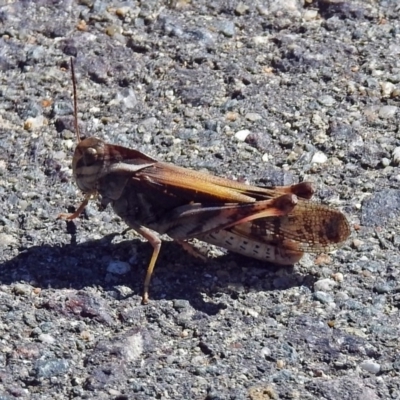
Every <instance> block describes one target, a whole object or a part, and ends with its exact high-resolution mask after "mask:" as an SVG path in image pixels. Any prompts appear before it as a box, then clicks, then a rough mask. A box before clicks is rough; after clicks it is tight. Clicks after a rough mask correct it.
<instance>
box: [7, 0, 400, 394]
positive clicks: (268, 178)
mask: <svg viewBox="0 0 400 400" xmlns="http://www.w3.org/2000/svg"><path fill="white" fill-rule="evenodd" d="M399 15H400V6H399V2H398V1H395V0H393V1H390V0H380V1H379V0H369V1H361V0H360V1H334V0H320V1H312V0H305V1H301V0H280V1H276V0H270V1H267V0H265V1H261V0H255V1H250V0H243V1H235V0H221V1H211V0H197V1H194V0H193V1H190V0H176V1H173V0H172V1H161V0H146V1H144V0H143V1H135V0H131V1H129V0H128V1H126V2H123V1H110V2H107V1H104V0H99V1H97V0H80V1H76V2H75V1H72V0H65V1H57V0H38V1H29V0H24V1H18V2H12V1H4V0H3V1H2V2H1V7H0V33H1V34H0V36H1V38H0V85H1V86H0V94H1V101H0V179H1V180H0V182H1V184H0V196H1V202H2V213H1V215H0V249H1V251H0V253H1V254H0V262H1V268H0V279H1V285H0V316H1V317H0V318H1V320H0V332H1V338H0V363H1V369H0V371H1V372H0V399H1V400H5V399H14V398H21V399H72V398H74V399H118V400H122V399H138V400H140V399H196V400H197V399H207V400H228V399H251V400H261V399H263V400H267V399H329V400H331V399H332V400H337V399H341V400H344V399H358V400H361V399H367V400H375V399H400V378H399V375H400V350H399V329H400V316H399V308H400V276H399V268H398V267H399V265H400V257H399V250H400V218H399V215H400V189H399V182H400V168H399V164H400V131H399V127H398V124H399V116H400V112H399V103H400V21H399ZM71 56H74V57H76V61H75V63H76V74H77V82H78V83H77V84H78V97H79V121H80V126H81V130H82V132H83V134H84V135H94V136H97V137H99V138H102V139H104V140H106V141H108V142H110V143H116V144H122V145H124V146H128V147H132V148H135V149H138V150H140V151H143V152H145V153H147V154H149V155H151V156H153V157H157V158H158V159H160V160H165V161H169V162H172V163H174V164H176V165H182V166H185V167H190V168H195V169H200V170H204V171H210V172H211V173H214V174H218V175H220V176H227V177H234V178H238V179H246V180H248V181H250V182H252V183H255V184H259V185H271V184H291V183H295V182H298V181H302V180H308V181H312V182H314V184H315V187H316V189H317V193H316V199H317V200H318V201H321V202H323V203H325V204H329V205H331V206H333V207H336V208H339V209H341V210H343V212H344V213H345V214H346V215H347V216H348V218H349V221H350V224H351V226H352V237H351V238H350V239H349V240H348V242H347V243H346V244H345V245H344V246H343V247H342V248H341V249H340V250H338V251H336V252H334V253H333V254H329V255H320V256H310V255H306V256H305V257H304V258H303V260H302V261H301V262H300V263H299V264H297V265H295V266H294V267H292V268H282V267H277V266H268V265H265V264H263V263H261V262H258V261H255V260H252V259H248V258H246V257H241V256H238V255H234V254H229V253H226V252H223V251H220V250H219V249H216V248H213V247H212V246H208V247H207V246H206V245H204V246H205V247H204V249H206V250H207V249H208V251H209V254H210V257H209V260H208V261H207V262H205V263H204V262H202V261H200V260H197V259H195V258H193V257H191V256H190V255H188V254H187V253H186V252H185V251H184V250H183V249H182V248H181V247H179V246H178V245H176V244H175V243H172V242H171V241H166V242H165V243H164V245H163V247H162V251H161V255H160V258H159V262H158V265H157V267H156V271H155V275H154V279H153V281H152V286H151V290H150V296H151V301H150V303H149V305H147V306H142V305H140V295H141V291H142V285H143V279H144V275H145V270H146V267H147V263H148V261H149V257H150V255H151V246H150V245H149V244H148V243H146V242H144V241H142V240H141V239H140V238H139V237H138V236H136V235H135V234H134V233H132V232H128V233H126V232H124V230H125V228H126V226H125V225H124V224H123V223H122V222H121V220H120V219H119V218H117V217H116V215H114V214H113V213H112V211H111V210H106V211H104V212H100V211H99V210H98V209H97V207H96V204H92V205H90V206H89V207H87V209H86V211H85V213H84V214H83V215H82V216H81V217H80V218H79V219H77V220H75V221H74V222H71V223H66V222H65V221H59V220H56V216H57V215H58V213H60V212H65V211H66V210H71V209H73V208H74V207H77V206H78V205H79V203H80V201H81V200H82V195H81V193H79V191H78V189H77V187H76V185H75V183H74V182H73V179H72V171H71V160H72V153H73V149H74V147H75V134H74V132H73V131H74V130H73V123H72V121H73V118H72V116H73V110H72V100H71V92H72V84H71V77H70V71H69V66H68V62H69V59H70V57H71Z"/></svg>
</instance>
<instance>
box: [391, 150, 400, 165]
mask: <svg viewBox="0 0 400 400" xmlns="http://www.w3.org/2000/svg"><path fill="white" fill-rule="evenodd" d="M392 156H393V162H394V163H395V164H396V165H399V164H400V147H396V148H395V149H394V150H393V154H392Z"/></svg>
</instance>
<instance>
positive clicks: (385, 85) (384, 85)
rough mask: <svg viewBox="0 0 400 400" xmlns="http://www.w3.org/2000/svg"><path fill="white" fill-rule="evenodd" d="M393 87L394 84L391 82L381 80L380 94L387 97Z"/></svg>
mask: <svg viewBox="0 0 400 400" xmlns="http://www.w3.org/2000/svg"><path fill="white" fill-rule="evenodd" d="M394 88H395V85H394V84H393V83H392V82H381V91H382V96H384V97H389V96H390V95H391V94H392V92H393V90H394Z"/></svg>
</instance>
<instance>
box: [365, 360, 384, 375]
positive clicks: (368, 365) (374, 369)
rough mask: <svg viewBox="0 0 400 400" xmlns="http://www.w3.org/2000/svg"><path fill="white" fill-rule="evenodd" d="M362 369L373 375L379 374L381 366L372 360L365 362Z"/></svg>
mask: <svg viewBox="0 0 400 400" xmlns="http://www.w3.org/2000/svg"><path fill="white" fill-rule="evenodd" d="M360 367H361V368H362V369H363V370H364V371H368V372H369V373H371V374H377V373H378V372H379V371H380V370H381V365H380V364H378V363H376V362H374V361H372V360H366V361H363V362H362V363H361V364H360Z"/></svg>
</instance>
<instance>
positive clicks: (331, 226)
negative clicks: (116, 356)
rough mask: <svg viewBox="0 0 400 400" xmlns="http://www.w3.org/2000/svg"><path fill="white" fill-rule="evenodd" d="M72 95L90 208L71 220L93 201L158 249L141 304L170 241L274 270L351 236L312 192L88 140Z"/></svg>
mask: <svg viewBox="0 0 400 400" xmlns="http://www.w3.org/2000/svg"><path fill="white" fill-rule="evenodd" d="M71 73H72V81H73V91H74V114H75V118H74V128H75V132H76V136H77V142H78V144H77V146H76V148H75V152H74V156H73V161H72V171H73V176H74V179H75V181H76V184H77V186H78V188H79V189H80V190H81V191H82V192H83V194H84V200H83V201H82V203H81V204H80V205H79V207H78V208H77V209H76V211H75V212H74V213H72V214H60V215H59V218H62V219H66V220H73V219H75V218H77V217H78V216H79V215H80V214H81V213H82V211H83V210H84V208H85V207H86V205H87V204H88V203H89V201H90V200H91V199H98V201H99V206H100V207H101V209H105V208H106V207H107V206H108V205H110V206H111V207H112V209H113V210H114V212H115V213H116V214H117V215H118V216H119V217H120V218H121V219H122V220H123V221H124V222H125V223H126V224H127V225H128V226H129V227H130V228H131V229H133V230H135V231H136V232H137V233H139V234H140V235H141V236H143V237H144V238H145V239H147V241H148V242H149V243H150V244H151V246H152V247H153V253H152V256H151V259H150V262H149V265H148V267H147V272H146V277H145V281H144V290H143V295H142V303H143V304H147V303H148V300H149V286H150V281H151V277H152V274H153V270H154V266H155V264H156V261H157V258H158V255H159V253H160V248H161V239H160V235H168V236H169V237H170V238H171V239H173V240H174V241H176V242H178V243H179V244H181V245H182V246H183V247H184V248H185V249H187V250H189V251H190V252H191V253H192V254H194V255H197V254H198V252H197V251H196V250H195V249H194V248H193V247H192V246H191V244H190V243H189V242H188V240H189V239H194V238H195V239H199V240H201V241H204V242H206V243H210V244H213V245H216V246H220V247H223V248H225V249H227V250H229V251H232V252H235V253H239V254H242V255H245V256H248V257H252V258H255V259H258V260H262V261H265V262H268V263H273V264H280V265H293V264H295V263H296V262H298V261H299V260H300V259H301V257H302V256H303V254H304V253H305V252H308V253H317V254H318V253H324V252H329V251H332V250H334V249H336V248H337V247H339V246H340V245H341V244H342V243H343V242H344V241H345V240H346V239H347V238H348V236H349V235H350V227H349V223H348V221H347V219H346V217H345V216H344V214H343V213H342V212H341V211H339V210H336V209H334V208H331V207H329V206H326V205H323V204H320V203H317V202H313V201H310V199H311V198H312V196H313V194H314V189H313V187H312V184H311V183H309V182H301V183H298V184H294V185H290V186H275V187H260V186H251V185H247V184H245V183H241V182H238V181H235V180H231V179H227V178H221V177H218V176H214V175H211V174H207V173H202V172H199V171H195V170H191V169H187V168H183V167H179V166H176V165H173V164H170V163H166V162H161V161H158V160H156V159H154V158H152V157H150V156H148V155H145V154H143V153H141V152H139V151H137V150H134V149H130V148H127V147H122V146H118V145H115V144H109V143H106V142H104V141H103V140H101V139H98V138H96V137H89V138H85V139H82V138H81V137H80V133H79V129H78V122H77V117H76V115H77V90H76V81H75V73H74V64H73V61H72V60H71Z"/></svg>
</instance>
